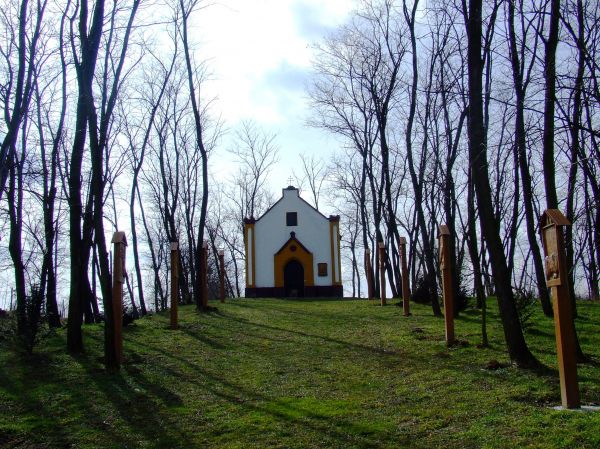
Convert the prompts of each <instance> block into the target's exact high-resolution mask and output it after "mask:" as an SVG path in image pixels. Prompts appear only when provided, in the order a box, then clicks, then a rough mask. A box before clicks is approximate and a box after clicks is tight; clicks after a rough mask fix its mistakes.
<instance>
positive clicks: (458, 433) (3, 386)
mask: <svg viewBox="0 0 600 449" xmlns="http://www.w3.org/2000/svg"><path fill="white" fill-rule="evenodd" d="M489 304H490V307H489V308H490V311H489V317H490V325H489V334H490V342H491V347H490V348H486V349H478V348H477V344H478V343H479V341H480V324H479V315H478V312H477V311H476V310H470V311H468V312H466V313H464V314H463V315H462V316H461V317H460V318H459V319H458V320H457V321H456V334H457V338H459V339H460V340H464V341H466V342H467V343H466V344H465V345H463V346H460V347H455V348H451V349H447V348H446V347H445V344H444V329H443V319H439V318H434V317H433V316H432V315H431V309H430V308H429V307H424V306H419V305H414V304H413V305H412V312H413V316H411V317H408V318H406V317H403V316H402V309H401V307H396V306H395V305H388V306H386V307H381V306H379V305H378V304H377V303H376V302H370V303H369V302H368V301H366V300H362V301H357V300H352V301H350V300H344V301H316V300H303V301H291V300H245V299H240V300H231V301H229V302H227V303H226V304H218V303H215V304H214V305H215V306H217V307H218V311H216V312H213V313H209V314H198V313H196V312H195V311H194V308H193V307H192V306H184V307H181V308H180V322H181V328H180V329H179V330H176V331H173V330H169V329H168V328H167V327H168V322H169V318H168V313H165V314H158V315H154V316H151V317H148V318H144V319H141V320H138V321H137V322H136V323H135V324H134V325H132V326H129V327H128V328H126V329H125V332H124V335H125V347H124V354H125V362H124V366H123V369H122V371H121V373H120V374H112V375H111V374H107V373H106V372H105V371H104V370H103V365H102V364H101V362H100V357H101V355H102V326H100V325H91V326H85V328H84V332H85V344H86V353H85V354H84V355H83V356H80V357H72V356H69V355H67V354H66V353H65V347H66V343H65V340H66V332H65V331H64V330H61V331H59V332H57V333H55V334H54V335H51V336H50V337H48V338H46V339H45V340H44V341H43V342H42V343H41V344H40V345H39V346H38V347H37V348H36V350H35V354H34V356H33V357H27V356H25V355H23V354H22V353H21V352H20V351H17V350H15V348H14V343H12V342H11V341H10V340H7V339H4V340H0V447H9V448H38V447H40V448H55V447H56V448H59V447H60V448H63V447H64V448H66V447H74V448H155V447H164V448H193V447H211V448H323V447H335V448H338V447H339V448H344V449H350V448H403V447H407V448H484V447H487V448H511V449H513V448H518V447H531V448H599V447H600V412H598V413H585V412H572V411H557V410H554V409H552V408H551V407H552V406H555V405H559V404H560V390H559V384H558V377H557V374H552V375H545V376H540V375H537V374H535V373H531V372H527V371H523V370H519V369H516V368H514V367H512V366H510V365H509V364H508V357H507V354H506V351H505V346H504V342H503V337H502V332H501V328H500V327H499V320H498V315H497V309H496V307H495V305H496V304H495V302H494V301H490V302H489ZM578 307H579V315H580V317H579V318H578V320H577V326H578V330H579V335H580V341H581V344H582V347H583V349H584V351H585V352H586V353H587V354H589V355H591V356H592V357H593V358H594V359H595V361H596V363H595V364H592V365H580V366H579V379H580V384H579V386H580V390H581V397H582V402H583V403H584V404H599V403H600V369H599V364H598V361H600V333H599V332H598V330H599V326H598V323H599V322H600V304H590V303H580V304H579V306H578ZM526 337H527V341H528V343H529V344H530V347H531V349H532V351H533V352H534V353H535V354H536V355H537V356H538V357H539V358H540V359H541V360H542V361H543V362H544V363H545V364H546V365H548V366H550V367H551V368H556V355H555V343H554V328H553V322H552V320H549V319H547V318H544V317H543V316H542V315H541V313H539V312H538V311H536V314H535V315H534V317H533V324H532V327H531V328H530V329H529V330H528V331H527V335H526ZM491 360H498V361H500V362H501V363H502V364H503V365H504V366H503V367H501V368H500V369H497V370H489V369H486V365H487V364H488V362H489V361H491Z"/></svg>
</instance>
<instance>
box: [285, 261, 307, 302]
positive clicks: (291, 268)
mask: <svg viewBox="0 0 600 449" xmlns="http://www.w3.org/2000/svg"><path fill="white" fill-rule="evenodd" d="M283 287H284V289H285V296H286V297H288V298H298V297H302V296H304V267H303V266H302V264H301V263H300V262H298V261H297V260H290V261H289V262H288V263H287V264H286V265H285V268H284V269H283Z"/></svg>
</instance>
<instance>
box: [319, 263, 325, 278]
mask: <svg viewBox="0 0 600 449" xmlns="http://www.w3.org/2000/svg"><path fill="white" fill-rule="evenodd" d="M317 270H318V272H319V276H321V277H324V276H327V264H326V263H320V264H317Z"/></svg>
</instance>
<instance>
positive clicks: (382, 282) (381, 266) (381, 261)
mask: <svg viewBox="0 0 600 449" xmlns="http://www.w3.org/2000/svg"><path fill="white" fill-rule="evenodd" d="M378 246H379V278H380V287H379V288H380V290H381V305H382V306H385V305H386V300H385V245H384V243H383V242H379V243H378Z"/></svg>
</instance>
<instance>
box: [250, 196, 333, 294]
mask: <svg viewBox="0 0 600 449" xmlns="http://www.w3.org/2000/svg"><path fill="white" fill-rule="evenodd" d="M339 229H340V217H339V216H337V215H331V216H329V218H327V217H325V216H324V215H322V214H321V213H320V212H319V211H318V210H317V209H315V208H314V207H312V206H311V205H310V204H308V203H307V202H306V201H304V200H303V199H302V198H300V195H299V192H298V189H297V188H295V187H292V186H289V187H286V188H285V189H283V195H282V197H281V199H280V200H279V201H277V202H276V203H275V204H274V205H273V206H271V208H270V209H269V210H268V211H267V212H265V213H264V215H262V216H261V217H260V218H258V219H254V218H253V217H250V218H246V219H245V220H244V242H245V247H246V297H247V298H248V297H342V296H343V287H342V278H341V261H340V230H339Z"/></svg>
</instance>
